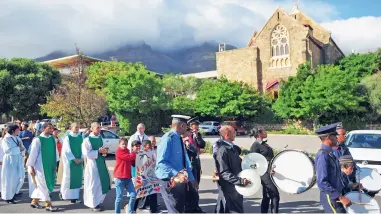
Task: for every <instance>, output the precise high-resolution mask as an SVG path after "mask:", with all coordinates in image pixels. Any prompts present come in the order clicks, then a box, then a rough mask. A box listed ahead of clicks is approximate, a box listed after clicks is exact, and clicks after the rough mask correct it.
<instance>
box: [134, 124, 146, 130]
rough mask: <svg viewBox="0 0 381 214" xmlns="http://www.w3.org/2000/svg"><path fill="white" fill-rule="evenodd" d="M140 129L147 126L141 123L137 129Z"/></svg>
mask: <svg viewBox="0 0 381 214" xmlns="http://www.w3.org/2000/svg"><path fill="white" fill-rule="evenodd" d="M139 127H142V128H146V126H145V125H144V124H143V123H139V124H138V126H137V127H136V128H137V129H139Z"/></svg>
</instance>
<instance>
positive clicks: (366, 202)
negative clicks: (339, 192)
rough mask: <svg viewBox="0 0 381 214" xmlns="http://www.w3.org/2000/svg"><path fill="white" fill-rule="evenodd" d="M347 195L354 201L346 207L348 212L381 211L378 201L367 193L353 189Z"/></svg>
mask: <svg viewBox="0 0 381 214" xmlns="http://www.w3.org/2000/svg"><path fill="white" fill-rule="evenodd" d="M345 197H347V198H348V199H349V200H350V201H352V205H351V206H349V207H347V208H345V209H346V210H347V213H380V207H379V205H378V203H377V201H376V200H375V199H373V198H372V197H370V196H369V195H367V194H365V193H360V192H357V191H353V192H349V193H347V194H346V195H345ZM360 198H361V201H360Z"/></svg>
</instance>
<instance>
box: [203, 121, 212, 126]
mask: <svg viewBox="0 0 381 214" xmlns="http://www.w3.org/2000/svg"><path fill="white" fill-rule="evenodd" d="M202 125H204V126H210V125H212V122H203V123H202Z"/></svg>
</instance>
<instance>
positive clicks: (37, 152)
mask: <svg viewBox="0 0 381 214" xmlns="http://www.w3.org/2000/svg"><path fill="white" fill-rule="evenodd" d="M40 136H41V137H45V138H48V137H50V136H46V135H44V133H42V134H41V135H40ZM58 161H59V155H58V150H57V147H56V162H58ZM26 165H27V166H28V180H29V197H30V198H35V199H40V200H41V201H50V196H49V193H50V192H49V189H48V187H47V185H46V181H45V173H44V168H43V164H42V157H41V141H40V139H39V138H38V137H35V138H33V141H32V144H31V145H30V153H29V158H28V161H27V162H26ZM30 167H34V171H35V172H36V175H35V180H36V183H37V188H36V186H35V184H34V183H33V179H32V176H31V175H30V172H31V171H30V170H31V169H30Z"/></svg>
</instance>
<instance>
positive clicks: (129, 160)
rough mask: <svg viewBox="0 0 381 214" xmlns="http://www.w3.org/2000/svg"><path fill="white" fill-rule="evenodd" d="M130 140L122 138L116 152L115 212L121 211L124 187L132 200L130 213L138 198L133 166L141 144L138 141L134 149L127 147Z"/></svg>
mask: <svg viewBox="0 0 381 214" xmlns="http://www.w3.org/2000/svg"><path fill="white" fill-rule="evenodd" d="M127 144H128V140H127V139H126V138H121V139H120V141H119V147H118V148H117V150H116V152H115V159H116V164H115V169H114V182H115V190H116V198H115V213H120V201H121V200H122V198H123V189H126V190H127V191H128V194H129V196H130V200H129V202H128V213H133V212H134V210H133V209H134V204H135V199H136V192H135V187H134V184H133V182H132V179H131V178H132V176H131V166H132V165H135V158H136V152H137V151H139V150H140V145H138V144H137V143H136V142H135V144H134V145H133V151H131V152H130V150H128V149H127Z"/></svg>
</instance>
